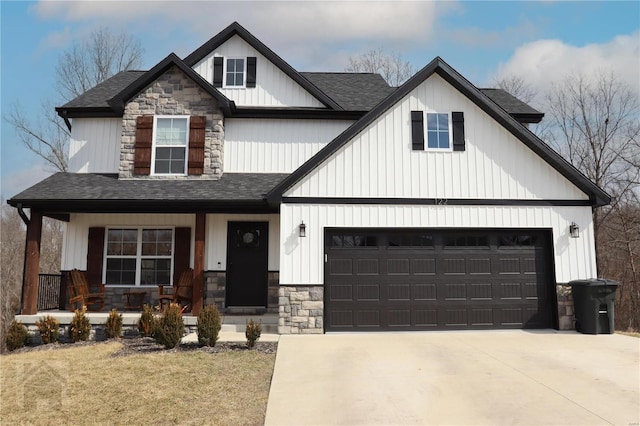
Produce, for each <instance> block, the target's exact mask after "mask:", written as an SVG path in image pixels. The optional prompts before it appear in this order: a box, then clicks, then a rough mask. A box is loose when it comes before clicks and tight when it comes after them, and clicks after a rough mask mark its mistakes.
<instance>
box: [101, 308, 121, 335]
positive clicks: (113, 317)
mask: <svg viewBox="0 0 640 426" xmlns="http://www.w3.org/2000/svg"><path fill="white" fill-rule="evenodd" d="M104 332H105V334H106V335H107V339H119V338H120V335H121V334H122V314H119V313H118V310H117V309H116V308H113V309H112V310H111V312H109V317H108V318H107V322H106V323H105V324H104Z"/></svg>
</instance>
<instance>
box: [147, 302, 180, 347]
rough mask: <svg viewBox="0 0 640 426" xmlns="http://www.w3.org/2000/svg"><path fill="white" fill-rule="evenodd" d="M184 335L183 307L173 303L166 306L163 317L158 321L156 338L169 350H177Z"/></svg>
mask: <svg viewBox="0 0 640 426" xmlns="http://www.w3.org/2000/svg"><path fill="white" fill-rule="evenodd" d="M183 333H184V321H183V320H182V306H180V305H179V304H177V303H171V304H169V306H165V308H164V310H163V311H162V316H161V317H160V318H159V319H158V323H157V327H156V329H155V333H154V336H153V337H154V338H155V339H156V342H158V343H160V344H161V345H163V346H164V347H165V348H167V349H172V348H175V347H176V346H177V345H178V343H180V339H182V335H183Z"/></svg>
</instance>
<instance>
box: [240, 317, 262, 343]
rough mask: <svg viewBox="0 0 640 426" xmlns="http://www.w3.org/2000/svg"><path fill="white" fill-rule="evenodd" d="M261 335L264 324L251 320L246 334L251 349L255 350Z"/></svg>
mask: <svg viewBox="0 0 640 426" xmlns="http://www.w3.org/2000/svg"><path fill="white" fill-rule="evenodd" d="M260 333H262V322H255V321H253V318H252V319H250V320H249V321H248V322H247V328H246V330H245V332H244V335H245V336H246V337H247V346H248V347H249V348H253V347H254V346H255V345H256V341H257V340H258V339H259V338H260Z"/></svg>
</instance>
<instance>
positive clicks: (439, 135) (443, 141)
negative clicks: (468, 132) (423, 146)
mask: <svg viewBox="0 0 640 426" xmlns="http://www.w3.org/2000/svg"><path fill="white" fill-rule="evenodd" d="M449 127H450V126H449V114H442V113H432V112H428V113H427V148H429V149H449V148H451V132H449Z"/></svg>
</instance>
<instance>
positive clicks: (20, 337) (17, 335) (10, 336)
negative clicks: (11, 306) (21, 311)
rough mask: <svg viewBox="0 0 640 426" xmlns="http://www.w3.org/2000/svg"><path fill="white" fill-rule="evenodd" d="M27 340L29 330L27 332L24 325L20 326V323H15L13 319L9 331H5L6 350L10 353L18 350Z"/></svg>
mask: <svg viewBox="0 0 640 426" xmlns="http://www.w3.org/2000/svg"><path fill="white" fill-rule="evenodd" d="M28 339H29V330H27V327H25V326H24V324H22V323H21V322H20V321H16V320H15V319H14V320H13V321H11V325H10V326H9V330H7V339H6V343H7V349H8V350H10V351H15V350H16V349H20V348H21V347H23V346H24V345H26V344H27V340H28Z"/></svg>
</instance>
